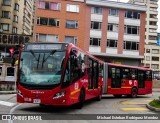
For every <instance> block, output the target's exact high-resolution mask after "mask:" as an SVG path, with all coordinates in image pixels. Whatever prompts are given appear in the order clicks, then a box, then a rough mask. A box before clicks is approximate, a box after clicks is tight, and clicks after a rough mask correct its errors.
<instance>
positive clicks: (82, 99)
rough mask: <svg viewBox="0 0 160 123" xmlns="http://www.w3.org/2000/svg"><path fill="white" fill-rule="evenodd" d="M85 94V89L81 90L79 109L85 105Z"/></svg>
mask: <svg viewBox="0 0 160 123" xmlns="http://www.w3.org/2000/svg"><path fill="white" fill-rule="evenodd" d="M84 94H85V93H84V91H83V90H81V92H80V95H79V103H78V104H77V108H78V109H81V108H82V107H83V103H84V98H85V95H84Z"/></svg>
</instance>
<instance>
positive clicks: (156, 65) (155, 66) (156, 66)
mask: <svg viewBox="0 0 160 123" xmlns="http://www.w3.org/2000/svg"><path fill="white" fill-rule="evenodd" d="M151 67H152V68H153V69H159V65H158V64H152V65H151Z"/></svg>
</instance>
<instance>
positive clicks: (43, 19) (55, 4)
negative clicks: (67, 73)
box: [34, 0, 86, 48]
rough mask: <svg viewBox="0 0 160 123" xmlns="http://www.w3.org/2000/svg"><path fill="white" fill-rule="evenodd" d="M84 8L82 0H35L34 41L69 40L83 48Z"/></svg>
mask: <svg viewBox="0 0 160 123" xmlns="http://www.w3.org/2000/svg"><path fill="white" fill-rule="evenodd" d="M85 8H86V6H85V4H84V0H76V2H75V0H54V1H53V0H43V1H42V0H41V1H37V9H36V20H37V21H36V25H35V27H34V29H35V32H34V33H35V34H34V35H35V37H36V38H35V41H36V42H58V41H59V42H70V43H74V44H76V45H77V46H79V47H81V48H83V46H84V32H85Z"/></svg>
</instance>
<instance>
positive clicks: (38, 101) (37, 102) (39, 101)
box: [33, 99, 41, 104]
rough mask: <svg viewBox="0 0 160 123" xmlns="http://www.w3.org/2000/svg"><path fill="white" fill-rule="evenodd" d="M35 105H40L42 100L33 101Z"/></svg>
mask: <svg viewBox="0 0 160 123" xmlns="http://www.w3.org/2000/svg"><path fill="white" fill-rule="evenodd" d="M33 103H36V104H39V103H41V100H40V99H33Z"/></svg>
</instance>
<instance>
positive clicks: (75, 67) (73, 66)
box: [70, 51, 80, 83]
mask: <svg viewBox="0 0 160 123" xmlns="http://www.w3.org/2000/svg"><path fill="white" fill-rule="evenodd" d="M76 52H77V51H76ZM79 65H80V64H79V59H78V57H77V53H74V51H71V55H70V79H71V83H74V82H76V81H77V80H78V79H79V77H80V66H79Z"/></svg>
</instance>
